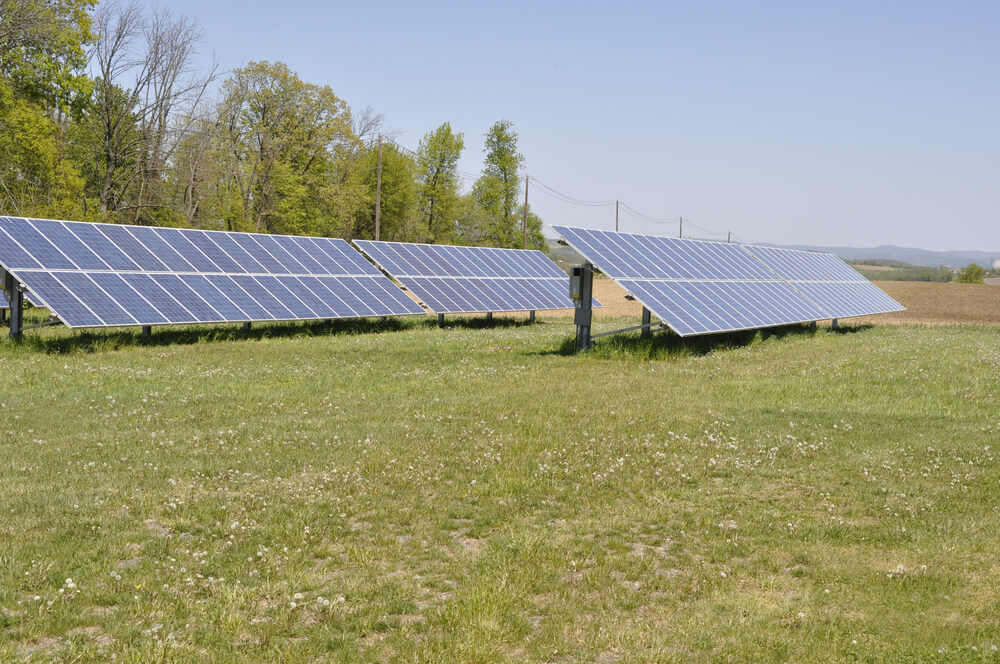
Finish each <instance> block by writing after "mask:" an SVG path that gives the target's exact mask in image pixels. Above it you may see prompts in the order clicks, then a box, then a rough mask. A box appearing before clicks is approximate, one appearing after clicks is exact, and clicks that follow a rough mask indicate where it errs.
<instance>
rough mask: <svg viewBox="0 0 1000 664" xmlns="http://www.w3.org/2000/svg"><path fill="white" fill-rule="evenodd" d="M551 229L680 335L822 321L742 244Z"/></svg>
mask: <svg viewBox="0 0 1000 664" xmlns="http://www.w3.org/2000/svg"><path fill="white" fill-rule="evenodd" d="M553 228H554V229H555V230H556V232H558V233H559V234H560V235H561V236H562V237H563V238H564V239H565V240H566V242H567V243H568V244H569V245H570V246H571V247H573V248H574V249H575V250H576V251H578V252H579V253H581V254H583V256H584V257H585V258H587V260H589V261H590V262H592V263H593V264H594V265H596V266H597V267H598V268H600V270H601V271H602V272H604V273H605V274H606V275H608V276H609V277H611V278H612V279H614V280H615V281H616V282H617V283H618V284H619V285H621V286H622V288H624V289H625V291H626V292H628V293H629V294H631V295H632V296H633V297H635V299H636V300H638V301H639V302H640V303H641V304H642V305H643V306H644V307H646V308H647V309H648V310H649V311H651V312H652V313H653V314H655V315H656V316H657V317H659V318H660V319H661V320H662V321H663V322H664V323H666V324H667V325H669V326H670V328H671V329H673V330H674V331H675V332H676V333H677V334H679V335H681V336H689V335H697V334H710V333H714V332H726V331H735V330H746V329H755V328H760V327H771V326H775V325H787V324H791V323H804V322H809V321H815V320H821V319H824V318H829V317H830V316H828V315H827V314H826V313H824V312H823V310H821V309H820V308H819V307H817V306H816V305H815V304H814V303H813V302H811V301H810V300H809V299H807V298H806V297H804V296H803V295H802V294H801V293H799V292H798V291H797V290H796V289H795V288H793V287H792V286H791V285H789V284H788V283H786V282H785V281H784V280H783V279H782V278H781V277H779V276H778V275H777V274H775V272H774V271H772V270H770V269H769V268H768V267H767V266H766V265H764V264H762V263H761V261H759V260H757V259H756V258H755V257H754V256H753V255H752V254H751V253H750V252H749V251H747V250H746V249H745V248H744V247H743V246H742V245H738V244H730V243H726V242H706V241H702V240H685V239H679V238H666V237H659V236H655V235H637V234H632V233H617V232H611V231H598V230H589V229H583V228H570V227H566V226H553Z"/></svg>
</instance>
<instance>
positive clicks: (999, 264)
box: [993, 258, 1000, 270]
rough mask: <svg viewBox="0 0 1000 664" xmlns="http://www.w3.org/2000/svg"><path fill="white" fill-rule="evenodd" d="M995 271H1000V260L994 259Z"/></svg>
mask: <svg viewBox="0 0 1000 664" xmlns="http://www.w3.org/2000/svg"><path fill="white" fill-rule="evenodd" d="M993 269H994V270H1000V258H994V259H993Z"/></svg>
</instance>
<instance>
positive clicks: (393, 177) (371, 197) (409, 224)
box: [349, 143, 422, 242]
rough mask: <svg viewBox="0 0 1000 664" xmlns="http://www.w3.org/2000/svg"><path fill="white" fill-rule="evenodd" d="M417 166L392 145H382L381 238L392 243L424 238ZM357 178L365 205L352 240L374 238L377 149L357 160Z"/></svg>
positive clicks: (359, 213) (357, 220) (353, 229)
mask: <svg viewBox="0 0 1000 664" xmlns="http://www.w3.org/2000/svg"><path fill="white" fill-rule="evenodd" d="M416 172H417V163H416V162H415V161H414V159H413V158H412V157H410V156H409V155H408V154H405V153H404V152H402V151H401V150H400V149H399V148H397V147H396V146H395V145H393V144H392V143H384V144H383V146H382V200H381V203H382V211H381V217H380V220H379V221H380V232H379V236H380V239H382V240H388V241H392V242H413V241H417V240H419V239H421V238H422V233H421V230H422V229H418V228H417V223H416V222H417V219H418V210H417V183H416ZM355 178H356V179H357V181H358V182H359V183H360V184H361V185H362V186H363V187H364V190H365V205H364V207H363V208H362V209H361V210H359V211H358V214H357V217H356V219H355V224H354V227H353V228H352V229H351V232H350V234H349V236H350V237H351V238H364V239H372V238H374V237H375V191H376V188H377V184H378V183H377V180H378V147H372V148H371V149H368V150H366V151H365V153H364V154H363V155H362V157H361V158H360V159H359V160H358V162H357V165H356V170H355Z"/></svg>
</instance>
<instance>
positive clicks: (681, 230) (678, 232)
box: [677, 217, 684, 237]
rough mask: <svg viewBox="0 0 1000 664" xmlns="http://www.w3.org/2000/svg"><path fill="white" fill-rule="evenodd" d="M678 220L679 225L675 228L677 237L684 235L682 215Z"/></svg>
mask: <svg viewBox="0 0 1000 664" xmlns="http://www.w3.org/2000/svg"><path fill="white" fill-rule="evenodd" d="M680 220H681V225H680V228H679V229H677V237H684V217H681V218H680Z"/></svg>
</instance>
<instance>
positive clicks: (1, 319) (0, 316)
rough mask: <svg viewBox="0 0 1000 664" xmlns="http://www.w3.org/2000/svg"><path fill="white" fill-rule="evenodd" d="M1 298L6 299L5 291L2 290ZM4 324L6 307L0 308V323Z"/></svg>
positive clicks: (5, 322) (5, 321)
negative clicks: (2, 296)
mask: <svg viewBox="0 0 1000 664" xmlns="http://www.w3.org/2000/svg"><path fill="white" fill-rule="evenodd" d="M3 299H4V301H5V302H6V301H7V291H4V298H3ZM6 324H7V309H6V308H0V325H6Z"/></svg>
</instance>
